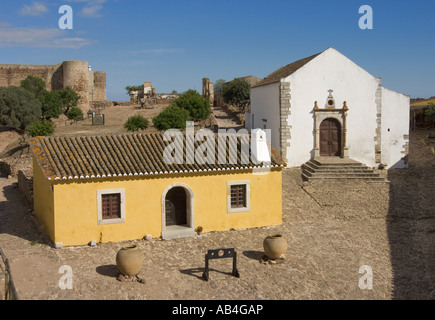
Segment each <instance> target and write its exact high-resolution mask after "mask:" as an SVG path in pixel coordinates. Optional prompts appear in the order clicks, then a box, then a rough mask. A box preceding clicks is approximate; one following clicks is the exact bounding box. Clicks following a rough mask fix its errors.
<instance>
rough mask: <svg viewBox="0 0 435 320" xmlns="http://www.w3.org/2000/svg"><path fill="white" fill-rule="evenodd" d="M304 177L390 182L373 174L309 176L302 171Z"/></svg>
mask: <svg viewBox="0 0 435 320" xmlns="http://www.w3.org/2000/svg"><path fill="white" fill-rule="evenodd" d="M302 178H303V179H304V180H305V181H317V180H364V181H367V182H388V180H386V179H385V178H383V177H381V176H377V177H376V176H373V177H351V176H349V177H342V176H337V175H334V176H327V175H325V176H307V175H306V174H305V173H302Z"/></svg>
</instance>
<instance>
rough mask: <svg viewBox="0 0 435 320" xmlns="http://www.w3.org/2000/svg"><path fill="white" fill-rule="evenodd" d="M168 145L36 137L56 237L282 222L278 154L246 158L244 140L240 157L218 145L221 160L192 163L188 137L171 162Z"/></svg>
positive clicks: (133, 139)
mask: <svg viewBox="0 0 435 320" xmlns="http://www.w3.org/2000/svg"><path fill="white" fill-rule="evenodd" d="M183 137H184V138H186V137H185V136H183ZM215 141H217V138H216V140H215ZM168 145H170V143H169V142H166V141H165V139H164V135H163V134H162V133H152V134H123V135H114V136H110V135H105V136H82V137H38V138H36V139H34V141H33V142H32V148H33V154H34V163H33V171H34V177H33V179H34V180H33V185H34V211H35V215H36V217H37V218H38V220H39V221H40V223H41V224H42V226H43V227H44V228H45V230H46V232H47V233H48V235H49V236H50V239H51V240H52V241H53V242H54V243H55V244H56V245H58V246H70V245H84V244H89V243H90V242H92V241H95V242H112V241H123V240H133V239H142V238H143V237H145V236H146V235H151V236H152V237H162V238H163V239H171V238H177V237H187V236H193V235H194V234H195V229H196V228H197V227H199V226H201V227H202V228H203V232H209V231H222V230H229V229H232V228H234V229H240V228H251V227H261V226H269V225H279V224H281V222H282V192H281V188H282V187H281V186H282V184H281V179H282V167H283V166H284V165H285V164H284V163H282V162H281V160H280V159H279V157H278V156H277V155H276V153H273V154H272V157H271V162H270V163H266V162H260V163H257V162H253V161H252V157H250V158H249V162H248V163H246V164H242V162H243V161H242V157H241V152H240V146H241V142H240V139H239V140H238V142H237V147H238V148H239V152H238V158H237V163H235V164H230V163H228V159H229V157H228V156H226V160H227V161H226V163H223V164H222V158H220V162H221V163H219V161H218V155H217V152H216V154H215V155H213V156H214V159H213V160H215V161H214V163H210V161H209V162H208V163H204V164H198V163H197V161H195V162H194V163H192V164H186V163H185V162H186V161H185V160H186V148H188V147H187V143H186V139H184V141H183V146H184V149H183V150H184V153H183V156H184V161H183V162H180V163H173V164H168V161H167V160H166V161H165V158H164V152H165V150H166V149H167V147H168ZM229 146H230V143H229V142H227V143H226V149H225V150H227V151H228V148H229ZM197 147H198V142H196V143H195V148H197ZM217 149H218V147H217V146H216V150H217ZM207 152H209V151H207ZM173 154H174V152H172V155H173ZM209 159H210V158H209ZM261 170H263V171H265V172H261ZM257 171H260V172H257Z"/></svg>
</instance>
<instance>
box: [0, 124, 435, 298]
mask: <svg viewBox="0 0 435 320" xmlns="http://www.w3.org/2000/svg"><path fill="white" fill-rule="evenodd" d="M433 131H434V130H432V132H433ZM428 133H429V131H427V130H426V131H417V132H412V133H411V144H410V156H409V161H410V165H411V166H410V168H409V169H406V170H394V171H391V172H388V173H385V174H386V175H387V177H388V180H390V183H367V182H362V181H318V182H311V183H304V182H303V181H302V179H301V172H300V169H298V168H295V169H285V170H284V172H283V224H282V225H280V226H276V227H267V228H255V229H246V230H235V231H227V232H211V233H206V234H203V235H200V236H198V237H196V238H186V239H176V240H167V241H163V240H159V239H153V240H151V241H149V240H148V241H147V240H138V241H128V242H122V243H107V244H98V245H97V246H96V247H88V246H84V247H71V248H62V249H53V248H52V246H51V244H50V242H49V241H48V239H47V237H46V236H45V234H44V233H43V232H41V231H40V230H39V228H38V224H37V222H36V220H35V218H34V216H33V215H32V214H31V211H30V210H29V207H28V206H27V204H26V202H25V200H24V197H23V196H22V195H21V194H20V192H19V190H18V189H17V188H16V185H15V184H14V183H15V182H16V180H15V178H10V179H6V178H0V190H1V191H2V192H1V193H0V221H1V224H0V246H1V247H2V248H3V250H4V251H5V253H6V255H7V256H8V258H9V259H10V263H11V268H12V275H13V279H14V281H15V284H16V287H17V291H18V294H19V296H20V298H21V299H32V300H33V299H38V300H53V299H60V300H65V299H98V300H99V299H117V300H118V299H119V300H124V299H164V300H166V299H171V300H172V299H181V300H184V299H193V300H203V299H207V300H212V299H213V300H214V299H224V300H226V299H253V300H257V299H270V300H292V299H309V300H312V299H326V300H329V299H435V246H434V243H435V199H434V192H433V187H434V185H435V184H434V182H435V156H434V154H433V153H432V151H431V149H430V147H429V146H430V145H429V144H430V143H433V142H430V141H431V139H425V136H426V135H427V134H428ZM432 140H433V139H432ZM272 233H280V234H282V235H283V236H284V238H285V239H286V240H287V242H288V252H287V254H286V256H285V259H284V260H282V261H281V262H279V263H276V264H262V263H260V259H261V257H262V256H263V254H264V252H263V247H262V242H263V239H264V238H265V237H266V236H267V235H269V234H272ZM127 243H128V244H130V243H134V244H136V245H137V246H139V248H140V249H141V250H142V251H143V253H144V257H145V259H144V264H143V267H142V270H141V272H140V274H139V276H140V277H141V278H143V279H144V280H145V283H144V284H142V283H139V282H120V281H118V280H117V279H116V275H117V270H116V265H115V257H116V253H117V251H118V250H119V249H120V248H121V247H122V246H123V245H125V244H127ZM224 247H233V248H235V250H236V252H237V255H238V261H237V267H238V270H239V273H240V278H235V277H232V276H231V270H232V265H231V259H221V260H212V261H210V268H211V270H210V280H209V281H208V282H206V281H203V280H202V278H201V276H202V272H203V270H204V255H205V253H206V252H207V250H208V249H217V248H224ZM63 265H68V266H70V267H71V270H72V285H73V287H72V289H65V290H62V289H60V287H59V280H60V279H61V277H62V276H63V275H64V274H63V273H59V268H60V267H61V266H63ZM361 266H368V267H370V268H371V270H372V272H373V281H372V284H373V286H372V289H362V288H360V285H359V284H360V279H361V277H365V276H367V274H366V273H359V271H360V267H361ZM366 270H367V269H366ZM2 281H4V280H3V277H1V276H0V292H1V294H4V292H2V291H1V290H4V289H3V288H4V283H3V282H2ZM364 283H366V282H364Z"/></svg>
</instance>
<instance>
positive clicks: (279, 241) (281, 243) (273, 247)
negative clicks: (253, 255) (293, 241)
mask: <svg viewBox="0 0 435 320" xmlns="http://www.w3.org/2000/svg"><path fill="white" fill-rule="evenodd" d="M263 248H264V253H265V254H266V256H267V257H268V258H269V259H272V260H276V259H279V258H281V256H282V255H283V254H285V253H286V252H287V241H286V240H285V239H284V238H283V237H282V235H280V234H274V235H271V236H268V237H266V238H265V239H264V241H263Z"/></svg>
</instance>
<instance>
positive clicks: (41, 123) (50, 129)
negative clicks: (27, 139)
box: [27, 119, 54, 137]
mask: <svg viewBox="0 0 435 320" xmlns="http://www.w3.org/2000/svg"><path fill="white" fill-rule="evenodd" d="M27 132H28V133H29V134H30V135H31V136H32V137H37V136H51V135H53V133H54V124H53V122H51V121H50V120H47V119H37V120H35V121H33V122H32V124H31V125H30V126H28V127H27Z"/></svg>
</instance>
